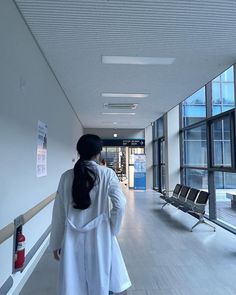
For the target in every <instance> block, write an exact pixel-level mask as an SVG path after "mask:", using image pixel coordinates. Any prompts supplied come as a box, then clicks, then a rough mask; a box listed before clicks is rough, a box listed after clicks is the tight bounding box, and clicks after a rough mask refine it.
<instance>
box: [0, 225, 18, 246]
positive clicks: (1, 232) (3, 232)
mask: <svg viewBox="0 0 236 295" xmlns="http://www.w3.org/2000/svg"><path fill="white" fill-rule="evenodd" d="M14 228H15V227H14V223H13V222H12V223H9V224H8V225H6V226H5V227H4V228H2V229H0V244H2V243H3V242H4V241H6V240H7V239H9V238H10V237H11V236H12V235H13V234H14Z"/></svg>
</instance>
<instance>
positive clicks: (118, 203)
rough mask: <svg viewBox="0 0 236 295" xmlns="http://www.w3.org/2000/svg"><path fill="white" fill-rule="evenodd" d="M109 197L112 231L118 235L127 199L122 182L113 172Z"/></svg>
mask: <svg viewBox="0 0 236 295" xmlns="http://www.w3.org/2000/svg"><path fill="white" fill-rule="evenodd" d="M108 195H109V197H110V199H111V202H112V209H111V212H110V222H111V230H112V234H113V235H117V234H118V232H119V230H120V226H121V221H122V217H123V215H124V211H125V204H126V199H125V196H124V194H123V192H122V189H121V185H120V182H119V180H118V178H117V176H116V174H115V172H114V171H113V170H112V176H111V180H110V183H109V189H108Z"/></svg>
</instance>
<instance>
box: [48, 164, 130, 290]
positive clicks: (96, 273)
mask: <svg viewBox="0 0 236 295" xmlns="http://www.w3.org/2000/svg"><path fill="white" fill-rule="evenodd" d="M88 164H89V165H91V167H92V168H93V169H95V171H96V173H97V174H98V176H99V182H98V184H97V185H95V186H94V188H93V189H92V190H91V192H90V197H91V201H92V204H91V206H90V207H89V208H88V209H86V210H78V209H74V208H73V206H72V193H71V190H72V183H73V177H74V172H73V170H68V171H67V172H65V173H64V174H63V175H62V177H61V180H60V183H59V187H58V192H57V196H56V199H55V202H54V207H53V218H52V231H51V238H50V247H51V249H52V250H56V249H60V248H61V257H60V266H59V285H58V294H59V295H107V294H108V293H109V290H110V291H113V292H114V293H119V292H122V291H124V290H126V289H127V288H129V287H130V286H131V282H130V279H129V276H128V273H127V270H126V267H125V264H124V261H123V258H122V254H121V252H120V248H119V245H118V242H117V240H116V235H117V234H118V232H119V229H120V225H121V220H122V216H123V213H124V208H125V203H126V200H125V197H124V195H123V192H122V190H121V186H120V183H119V181H118V178H117V176H116V174H115V172H114V171H113V170H112V169H109V168H107V167H104V166H100V165H98V164H97V163H96V162H94V161H88ZM110 201H111V203H110ZM110 205H112V209H111V210H110V207H111V206H110Z"/></svg>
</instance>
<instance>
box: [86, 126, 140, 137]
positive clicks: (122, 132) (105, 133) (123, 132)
mask: <svg viewBox="0 0 236 295" xmlns="http://www.w3.org/2000/svg"><path fill="white" fill-rule="evenodd" d="M84 133H91V134H96V135H98V136H100V137H101V138H103V139H114V137H113V134H114V133H117V134H118V137H117V139H144V137H145V130H144V129H112V128H104V129H98V128H97V129H96V128H85V129H84Z"/></svg>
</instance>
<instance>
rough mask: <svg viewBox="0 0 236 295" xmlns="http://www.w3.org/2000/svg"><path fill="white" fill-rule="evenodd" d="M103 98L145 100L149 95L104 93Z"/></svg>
mask: <svg viewBox="0 0 236 295" xmlns="http://www.w3.org/2000/svg"><path fill="white" fill-rule="evenodd" d="M101 95H102V97H130V98H145V97H148V95H149V94H147V93H109V92H106V93H102V94H101Z"/></svg>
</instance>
